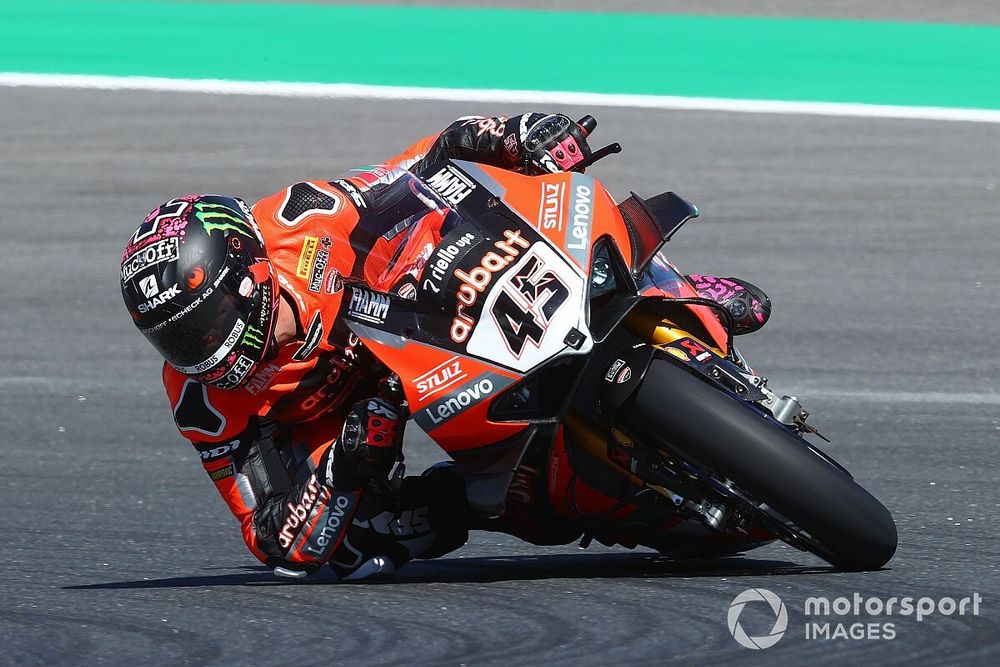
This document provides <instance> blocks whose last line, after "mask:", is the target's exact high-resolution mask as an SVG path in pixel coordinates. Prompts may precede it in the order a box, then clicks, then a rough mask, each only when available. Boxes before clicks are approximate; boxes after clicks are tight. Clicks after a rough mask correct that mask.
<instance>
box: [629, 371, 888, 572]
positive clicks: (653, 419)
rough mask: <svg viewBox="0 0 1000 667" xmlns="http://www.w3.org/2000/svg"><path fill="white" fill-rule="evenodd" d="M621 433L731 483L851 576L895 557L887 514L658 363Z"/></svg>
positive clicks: (805, 453) (740, 407) (844, 478)
mask: <svg viewBox="0 0 1000 667" xmlns="http://www.w3.org/2000/svg"><path fill="white" fill-rule="evenodd" d="M618 414H619V417H620V419H621V421H622V424H623V426H625V427H626V428H627V429H628V430H630V431H632V432H633V433H634V434H635V435H636V436H638V437H640V438H642V439H645V440H646V441H647V442H651V443H656V444H658V445H659V446H660V447H662V448H664V449H666V450H668V451H670V452H673V453H675V454H676V455H677V456H679V457H681V458H682V459H684V460H685V461H688V462H689V463H693V464H698V465H701V466H705V467H707V468H709V469H711V470H712V471H713V472H714V473H715V475H717V476H718V477H721V478H728V479H730V480H732V481H733V483H734V484H735V485H736V487H737V488H739V489H740V490H741V491H743V492H744V493H746V494H748V495H749V496H751V497H752V498H753V499H754V500H755V501H756V502H758V503H767V505H768V506H770V507H771V508H773V509H774V510H775V511H776V512H778V513H780V514H782V515H783V516H784V517H786V518H787V519H788V520H790V521H792V522H794V523H795V524H796V525H797V526H798V527H799V528H801V529H802V530H804V531H806V532H808V533H809V535H811V536H812V538H813V539H814V540H815V541H816V542H818V543H819V544H820V545H821V546H822V549H817V550H815V553H816V554H817V555H818V556H820V557H822V558H824V559H825V560H827V561H829V562H830V563H832V564H833V565H835V566H837V567H839V568H842V569H848V570H876V569H878V568H880V567H882V566H883V565H885V564H886V563H887V562H888V561H889V559H890V558H892V555H893V554H894V553H895V551H896V542H897V536H896V524H895V523H894V522H893V520H892V516H891V515H890V514H889V511H888V510H887V509H886V508H885V507H883V506H882V504H881V503H880V502H879V501H878V500H876V499H875V498H873V497H872V496H871V494H869V493H868V492H867V491H865V490H864V489H863V488H861V487H860V486H858V484H857V483H855V482H854V480H853V479H851V477H850V476H849V475H847V474H846V473H844V472H843V471H842V470H840V469H838V468H837V467H835V466H834V465H833V464H831V463H830V462H828V461H826V460H825V459H823V458H822V457H821V456H819V455H818V454H816V453H814V452H813V451H811V450H810V449H809V448H808V447H807V446H806V443H804V442H803V441H802V440H801V439H800V438H799V437H797V436H796V435H794V434H792V433H790V432H788V431H787V430H785V429H784V428H782V427H781V426H778V425H777V424H775V423H773V422H772V421H770V420H768V419H766V418H765V417H763V416H762V415H760V414H757V413H756V412H755V411H754V410H753V409H751V408H750V407H748V406H747V405H745V404H743V403H742V402H741V401H739V400H737V399H735V398H733V397H731V396H729V395H727V394H725V393H723V392H722V391H721V390H719V389H716V388H715V387H713V386H711V385H709V384H708V383H707V382H705V381H703V380H701V379H699V378H698V377H696V376H694V375H692V374H691V373H689V372H687V371H686V370H684V369H683V368H680V367H678V366H677V365H675V364H674V363H672V362H670V361H668V360H666V359H662V358H657V359H654V360H653V362H652V363H651V365H650V367H649V370H648V371H647V373H646V376H645V378H644V379H643V382H642V385H641V386H640V387H639V389H638V390H637V391H636V393H635V395H634V396H633V397H632V398H631V399H630V400H629V401H628V402H627V403H626V404H625V405H624V406H622V408H621V409H620V410H619V412H618Z"/></svg>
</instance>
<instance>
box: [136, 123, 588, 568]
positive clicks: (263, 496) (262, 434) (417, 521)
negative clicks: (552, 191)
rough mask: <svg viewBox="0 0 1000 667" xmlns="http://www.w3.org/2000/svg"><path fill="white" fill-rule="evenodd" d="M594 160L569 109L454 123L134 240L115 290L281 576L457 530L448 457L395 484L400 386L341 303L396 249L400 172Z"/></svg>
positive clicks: (555, 166)
mask: <svg viewBox="0 0 1000 667" xmlns="http://www.w3.org/2000/svg"><path fill="white" fill-rule="evenodd" d="M589 153H590V149H589V147H588V145H587V142H586V139H585V133H584V132H583V130H582V129H581V128H580V127H579V126H578V125H577V124H576V123H573V122H572V121H570V120H569V118H567V117H566V116H562V115H558V114H540V113H529V114H523V115H521V116H515V117H513V118H506V117H503V116H499V117H492V118H482V117H467V118H460V119H458V120H457V121H455V122H454V123H452V124H451V125H450V126H449V127H447V128H446V129H445V130H444V131H443V132H441V133H440V134H438V135H434V136H430V137H426V138H424V139H423V140H421V141H419V142H417V143H416V144H414V145H413V146H411V147H410V148H409V149H407V150H406V151H405V152H404V153H402V154H400V155H399V156H397V157H395V158H393V159H391V160H389V161H388V162H386V163H384V164H382V165H379V166H377V167H373V168H368V169H363V170H356V171H354V172H352V173H350V174H348V175H346V176H345V177H343V178H340V179H336V180H334V181H329V182H327V181H307V182H302V183H296V184H294V185H291V186H289V187H287V188H284V189H283V190H281V191H279V192H277V193H275V194H273V195H271V196H269V197H265V198H264V199H262V200H261V201H259V202H257V204H256V205H254V206H253V208H252V209H251V208H250V207H248V206H247V205H246V204H245V203H244V202H243V201H242V200H239V199H237V198H233V197H225V196H218V195H188V196H182V197H177V198H175V199H172V200H170V201H169V202H166V203H164V204H163V205H162V206H160V207H158V208H157V209H155V210H154V211H152V212H151V213H150V214H149V215H148V216H147V217H146V219H145V220H144V221H143V223H142V224H141V225H140V226H139V228H138V229H137V230H136V231H135V233H134V234H133V235H132V237H131V238H130V239H129V242H128V244H127V246H126V248H125V251H124V252H123V254H122V262H121V287H122V295H123V298H124V300H125V303H126V306H127V307H128V310H129V312H130V314H131V316H132V318H133V321H134V323H135V325H136V326H137V327H138V328H139V330H140V332H141V333H142V334H143V335H144V336H146V338H147V339H148V340H149V341H150V342H151V343H152V344H153V346H154V347H155V348H156V349H157V350H158V351H159V352H160V354H161V355H162V356H163V357H164V359H165V363H164V366H163V382H164V385H165V387H166V391H167V396H168V398H169V400H170V404H171V408H172V411H173V415H174V420H175V422H176V425H177V428H178V430H179V431H180V433H181V435H183V436H184V437H186V438H187V439H188V440H190V441H191V442H192V444H193V445H194V447H195V448H196V449H197V450H198V452H199V454H200V456H201V459H202V463H203V466H204V468H205V471H206V472H207V473H208V475H209V477H210V478H211V479H212V481H213V482H214V483H215V485H216V488H217V489H218V491H219V493H220V494H221V495H222V497H223V499H224V500H225V501H226V503H227V505H228V506H229V508H230V510H231V511H232V512H233V514H234V515H235V516H236V518H237V519H238V520H239V521H240V523H241V528H242V532H243V537H244V540H245V541H246V544H247V546H248V548H249V549H250V551H251V552H252V553H253V554H254V555H255V556H256V557H257V558H258V559H259V560H261V561H262V562H264V563H266V564H267V565H268V566H270V567H272V568H273V570H274V572H275V573H276V574H278V575H282V576H291V577H299V576H305V575H306V574H308V573H311V572H315V571H316V570H317V569H318V568H319V567H320V566H321V565H322V564H323V563H327V562H328V563H330V565H331V566H332V567H333V569H334V570H335V571H336V572H337V573H338V574H339V575H341V576H344V577H347V578H352V577H353V578H360V577H364V576H369V575H372V574H378V573H391V572H392V571H394V570H395V568H396V567H398V566H400V565H402V564H403V563H405V562H406V561H407V560H409V559H411V558H414V557H424V558H427V557H434V556H438V555H442V554H444V553H447V552H449V551H451V550H453V549H455V548H458V547H459V546H461V545H462V544H464V543H465V541H466V539H467V536H468V533H467V527H466V521H465V518H464V511H465V510H464V508H465V501H464V488H463V485H462V482H461V479H459V478H457V476H454V475H453V474H452V473H450V471H449V470H448V469H447V468H441V467H439V468H435V469H432V470H429V471H428V472H427V473H426V474H425V475H423V476H419V477H406V478H404V479H402V480H400V481H399V482H398V484H397V485H396V486H393V485H390V484H389V483H388V481H387V479H386V477H387V474H388V473H389V471H390V469H391V468H392V466H393V464H394V463H395V461H396V452H397V448H398V446H399V443H400V439H401V437H402V422H403V421H405V416H404V414H403V409H404V408H403V405H402V398H401V392H400V391H399V388H398V386H397V385H394V384H393V382H392V378H390V377H388V374H387V371H386V369H385V368H384V367H382V366H381V365H380V364H379V363H378V362H377V360H376V359H375V358H374V357H373V356H372V355H371V354H370V353H369V352H368V350H366V349H365V348H364V347H362V346H361V345H360V344H359V342H358V340H357V339H356V338H354V337H353V336H352V335H351V334H350V332H349V331H348V330H347V328H346V327H345V326H344V325H343V323H342V322H341V321H340V317H339V316H340V314H341V313H342V312H344V311H345V310H346V309H348V308H357V307H365V305H364V304H362V305H359V304H351V303H346V302H345V300H344V299H343V298H342V297H343V294H344V291H343V289H342V288H343V282H342V281H343V280H345V279H354V280H366V281H371V280H373V279H374V277H375V276H377V274H378V272H379V271H380V270H381V268H382V267H381V266H380V265H379V259H380V258H384V257H386V253H391V252H392V251H393V250H394V248H393V244H392V239H393V237H392V235H391V233H390V232H391V229H389V228H386V227H385V225H386V222H385V221H386V219H387V217H391V216H386V215H385V214H386V211H388V210H390V209H391V207H392V206H393V197H392V188H391V183H392V182H393V181H394V180H395V177H396V176H398V174H399V173H401V170H403V169H406V168H409V167H414V166H417V165H419V163H421V162H424V163H431V162H435V161H437V160H441V159H444V158H459V159H466V160H473V161H478V162H482V163H486V164H491V165H494V166H499V167H504V168H508V169H514V170H517V171H521V172H523V173H528V174H534V173H545V172H555V171H559V170H560V169H569V168H571V167H572V166H574V165H576V164H578V163H579V162H580V161H581V160H583V159H585V158H586V156H587V155H589ZM398 221H399V218H398V216H397V217H396V218H395V219H394V222H393V223H392V224H394V223H395V222H398ZM390 226H391V225H390Z"/></svg>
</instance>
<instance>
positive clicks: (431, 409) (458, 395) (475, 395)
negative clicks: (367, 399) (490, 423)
mask: <svg viewBox="0 0 1000 667" xmlns="http://www.w3.org/2000/svg"><path fill="white" fill-rule="evenodd" d="M513 382H514V381H513V380H511V379H510V378H508V377H505V376H503V375H499V374H497V373H484V374H483V375H480V376H479V377H476V378H473V379H472V380H471V381H469V382H467V383H466V384H464V385H462V386H461V387H458V388H457V389H454V390H453V391H451V392H449V393H448V394H446V395H444V396H442V397H440V398H438V399H437V400H436V401H434V402H433V403H431V404H430V405H428V406H427V407H426V408H424V409H422V410H419V411H417V413H416V414H415V415H414V416H413V419H414V421H416V422H417V424H419V425H420V428H422V429H424V431H428V432H429V431H431V430H432V429H434V428H437V427H438V426H440V425H441V424H443V423H444V422H446V421H449V420H451V419H453V418H454V417H456V416H458V415H460V414H462V413H463V412H465V411H466V410H468V409H469V408H470V407H472V406H474V405H477V404H479V403H481V402H482V401H484V400H486V399H488V398H489V397H491V396H495V395H497V394H498V393H499V392H501V391H502V390H503V389H506V388H507V387H508V386H509V385H511V384H512V383H513Z"/></svg>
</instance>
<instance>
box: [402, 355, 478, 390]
mask: <svg viewBox="0 0 1000 667" xmlns="http://www.w3.org/2000/svg"><path fill="white" fill-rule="evenodd" d="M466 377H468V374H467V373H466V372H465V371H464V370H462V360H461V358H459V357H458V356H454V357H452V358H451V359H448V360H447V361H445V362H443V363H441V364H438V365H437V366H435V367H434V368H432V369H430V370H429V371H427V372H426V373H424V374H423V375H420V376H418V377H416V378H414V380H413V384H414V385H415V386H416V388H417V396H418V397H420V398H421V399H423V398H427V397H428V396H431V395H432V394H436V393H438V392H441V391H444V390H445V389H448V388H449V387H452V386H454V385H456V384H458V383H459V382H461V381H462V380H464V379H465V378H466Z"/></svg>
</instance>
